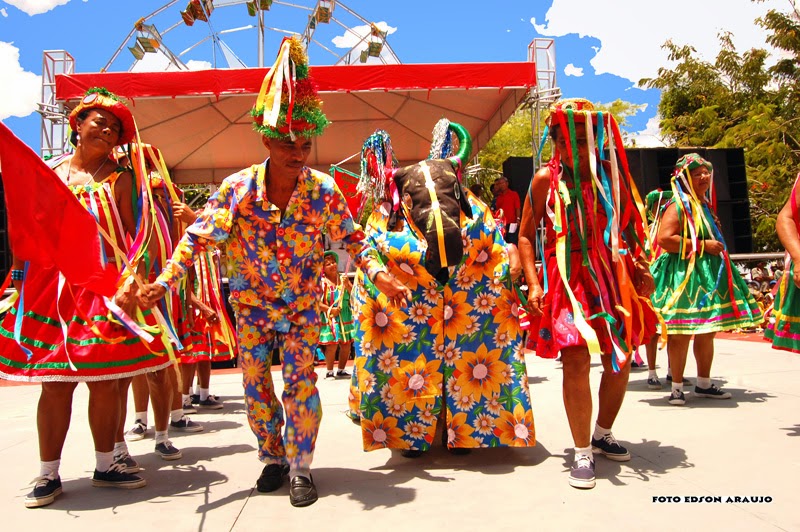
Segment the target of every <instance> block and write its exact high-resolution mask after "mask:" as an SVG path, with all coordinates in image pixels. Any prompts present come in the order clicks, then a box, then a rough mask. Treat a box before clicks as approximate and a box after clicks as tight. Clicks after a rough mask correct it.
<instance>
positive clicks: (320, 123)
mask: <svg viewBox="0 0 800 532" xmlns="http://www.w3.org/2000/svg"><path fill="white" fill-rule="evenodd" d="M250 114H251V115H252V116H253V128H254V129H255V130H256V131H258V132H259V133H261V134H262V135H264V136H267V137H271V138H282V137H289V138H291V139H293V140H294V138H295V136H297V135H300V136H302V137H313V136H316V135H321V134H322V131H323V130H324V129H325V127H326V126H327V125H328V124H329V122H328V119H327V118H326V117H325V114H324V113H323V112H322V102H321V101H320V99H319V96H318V95H317V87H316V84H315V83H314V81H313V79H312V78H311V77H310V76H309V74H308V56H307V55H306V52H305V49H304V48H303V45H302V43H301V42H300V39H299V38H298V37H285V38H284V39H283V41H282V42H281V47H280V50H279V51H278V57H277V59H276V60H275V64H274V65H272V68H270V69H269V72H267V75H266V77H264V81H263V83H262V84H261V90H260V91H259V93H258V99H257V100H256V104H255V105H254V106H253V109H252V110H251V111H250Z"/></svg>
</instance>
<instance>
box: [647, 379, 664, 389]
mask: <svg viewBox="0 0 800 532" xmlns="http://www.w3.org/2000/svg"><path fill="white" fill-rule="evenodd" d="M647 387H648V388H649V389H650V390H660V389H661V381H660V380H658V377H648V378H647Z"/></svg>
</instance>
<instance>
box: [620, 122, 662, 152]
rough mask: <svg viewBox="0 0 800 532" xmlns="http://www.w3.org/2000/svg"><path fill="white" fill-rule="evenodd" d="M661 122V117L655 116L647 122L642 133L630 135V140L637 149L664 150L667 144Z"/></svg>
mask: <svg viewBox="0 0 800 532" xmlns="http://www.w3.org/2000/svg"><path fill="white" fill-rule="evenodd" d="M660 121H661V117H660V116H658V115H656V116H654V117H653V118H651V119H650V120H648V121H647V125H646V126H645V128H644V129H643V130H642V131H637V132H636V133H632V134H630V135H629V136H628V140H630V141H633V142H635V143H636V147H637V148H663V147H664V146H666V145H667V144H666V142H664V141H663V140H662V134H661V128H660V127H659V126H658V123H659V122H660Z"/></svg>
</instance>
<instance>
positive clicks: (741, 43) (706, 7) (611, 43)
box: [531, 0, 787, 83]
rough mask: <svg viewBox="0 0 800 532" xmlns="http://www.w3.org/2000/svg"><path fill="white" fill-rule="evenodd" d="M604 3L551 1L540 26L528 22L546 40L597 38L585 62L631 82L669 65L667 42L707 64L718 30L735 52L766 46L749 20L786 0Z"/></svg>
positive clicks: (760, 31) (631, 0)
mask: <svg viewBox="0 0 800 532" xmlns="http://www.w3.org/2000/svg"><path fill="white" fill-rule="evenodd" d="M609 4H613V6H614V7H613V8H611V7H606V8H604V9H597V2H596V0H553V5H552V6H551V7H550V9H549V10H548V11H547V13H546V15H545V20H546V22H545V24H538V23H537V22H536V19H533V18H532V19H531V24H533V26H534V28H535V29H536V31H537V32H538V33H540V34H541V35H545V36H551V37H562V36H565V35H569V34H577V35H579V36H581V37H584V36H590V37H595V38H597V39H599V40H600V42H601V46H600V48H599V49H597V53H596V55H595V56H594V57H593V58H592V60H591V62H590V63H591V65H592V67H593V68H594V69H595V73H596V74H606V73H609V74H615V75H617V76H621V77H623V78H627V79H629V80H631V81H633V82H634V83H635V82H638V81H639V80H640V79H641V78H645V77H655V76H656V75H657V71H658V68H659V67H664V66H668V60H667V53H666V51H664V50H662V49H661V45H663V44H664V42H666V41H667V40H668V39H672V41H673V42H675V43H676V44H678V45H684V44H688V45H691V46H693V47H694V48H695V49H696V50H697V51H698V53H699V54H700V56H701V57H702V58H703V59H705V60H706V61H713V60H714V59H715V58H716V56H717V52H718V51H719V39H718V34H719V33H720V32H721V31H729V32H731V33H732V34H733V42H734V44H735V45H736V49H737V51H739V52H744V51H747V50H749V49H751V48H768V46H767V44H766V43H765V37H766V33H765V32H764V30H763V29H762V28H761V27H759V26H757V25H756V24H755V22H754V21H755V19H756V18H758V17H760V16H762V15H764V14H765V13H766V12H767V11H768V10H770V9H777V10H783V11H785V10H786V8H787V2H786V0H766V1H765V2H763V3H754V2H752V1H751V0H726V1H725V2H708V1H705V2H698V1H697V0H672V1H671V2H669V3H653V2H642V1H641V0H616V1H614V2H610V3H609Z"/></svg>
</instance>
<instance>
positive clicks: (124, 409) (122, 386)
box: [114, 377, 147, 442]
mask: <svg viewBox="0 0 800 532" xmlns="http://www.w3.org/2000/svg"><path fill="white" fill-rule="evenodd" d="M131 380H133V378H132V377H128V378H125V379H119V380H118V381H117V387H118V389H119V422H118V423H117V431H116V433H115V436H114V437H115V440H114V441H115V442H118V441H125V415H126V414H127V413H128V387H129V386H130V385H131ZM135 402H136V401H135V400H134V403H135ZM145 408H147V406H145ZM137 412H141V410H137Z"/></svg>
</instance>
